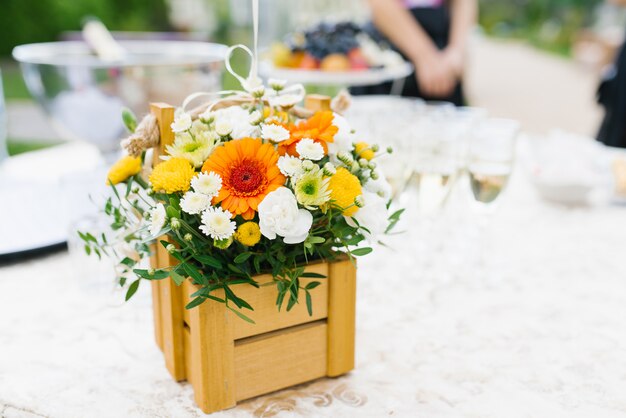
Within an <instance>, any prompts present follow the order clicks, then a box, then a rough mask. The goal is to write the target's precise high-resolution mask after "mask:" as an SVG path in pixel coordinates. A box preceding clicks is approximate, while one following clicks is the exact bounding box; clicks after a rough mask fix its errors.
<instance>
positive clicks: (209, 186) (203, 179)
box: [191, 171, 222, 198]
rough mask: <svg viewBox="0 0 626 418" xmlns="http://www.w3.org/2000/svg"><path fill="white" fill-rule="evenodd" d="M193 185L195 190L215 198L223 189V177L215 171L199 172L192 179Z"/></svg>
mask: <svg viewBox="0 0 626 418" xmlns="http://www.w3.org/2000/svg"><path fill="white" fill-rule="evenodd" d="M191 187H192V188H193V190H194V191H196V192H198V193H202V194H204V195H207V196H209V197H210V198H213V197H215V196H217V194H218V193H219V191H220V190H221V189H222V178H221V177H220V175H219V174H217V173H215V172H213V171H211V172H210V173H199V174H198V175H197V176H195V177H194V178H193V179H191Z"/></svg>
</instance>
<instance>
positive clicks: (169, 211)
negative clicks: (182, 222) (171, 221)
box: [165, 206, 180, 219]
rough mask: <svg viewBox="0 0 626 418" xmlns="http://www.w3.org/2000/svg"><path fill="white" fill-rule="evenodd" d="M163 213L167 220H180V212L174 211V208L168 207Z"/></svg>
mask: <svg viewBox="0 0 626 418" xmlns="http://www.w3.org/2000/svg"><path fill="white" fill-rule="evenodd" d="M165 213H166V214H167V217H168V218H178V219H180V212H179V211H178V210H176V209H175V208H174V206H168V207H167V209H165Z"/></svg>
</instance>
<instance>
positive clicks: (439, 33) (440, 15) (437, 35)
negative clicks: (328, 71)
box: [351, 6, 465, 106]
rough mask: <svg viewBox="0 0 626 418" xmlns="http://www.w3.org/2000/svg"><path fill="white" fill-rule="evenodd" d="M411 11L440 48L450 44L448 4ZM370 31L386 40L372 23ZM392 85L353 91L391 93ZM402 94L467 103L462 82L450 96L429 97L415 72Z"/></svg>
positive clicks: (385, 84) (354, 88)
mask: <svg viewBox="0 0 626 418" xmlns="http://www.w3.org/2000/svg"><path fill="white" fill-rule="evenodd" d="M410 12H411V14H412V15H413V16H414V17H415V20H417V21H418V22H419V24H420V26H421V27H422V28H423V29H424V31H425V32H426V33H427V34H428V36H430V38H431V39H432V40H433V42H434V43H435V45H436V46H437V47H438V48H439V49H444V48H445V47H446V46H447V45H448V43H449V36H450V11H449V9H448V7H447V6H441V7H417V8H414V9H410ZM368 32H369V33H370V36H372V37H373V38H374V39H377V40H385V38H384V37H383V36H382V35H381V34H380V32H378V31H377V30H376V29H375V28H374V26H373V25H372V24H370V25H369V26H368ZM405 59H406V57H405ZM391 85H392V83H391V82H388V83H383V84H379V85H375V86H366V87H353V88H352V89H351V93H352V94H354V95H364V94H389V93H390V92H391ZM402 95H403V96H408V97H420V98H422V99H424V100H433V101H447V102H451V103H454V104H455V105H457V106H463V105H464V104H465V98H464V94H463V87H462V84H461V83H460V82H459V83H458V84H457V85H456V87H455V88H454V90H453V92H452V94H451V95H450V96H449V97H429V96H426V95H424V94H422V93H421V91H420V88H419V85H418V83H417V80H416V78H415V72H413V73H412V74H411V75H409V76H408V77H407V78H406V80H405V82H404V88H403V90H402Z"/></svg>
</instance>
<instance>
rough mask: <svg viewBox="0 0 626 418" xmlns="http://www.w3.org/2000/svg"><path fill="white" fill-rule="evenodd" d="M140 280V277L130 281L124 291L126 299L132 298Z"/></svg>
mask: <svg viewBox="0 0 626 418" xmlns="http://www.w3.org/2000/svg"><path fill="white" fill-rule="evenodd" d="M140 281H141V279H137V280H135V281H134V282H132V283H131V284H130V286H128V291H126V301H128V299H130V298H132V297H133V295H134V294H135V293H136V292H137V289H139V282H140Z"/></svg>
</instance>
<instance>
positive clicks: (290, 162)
mask: <svg viewBox="0 0 626 418" xmlns="http://www.w3.org/2000/svg"><path fill="white" fill-rule="evenodd" d="M277 165H278V169H279V170H280V172H281V173H282V174H283V175H284V176H287V177H293V178H298V177H299V176H300V175H302V173H303V170H302V160H300V159H299V158H297V157H293V156H291V155H283V156H282V157H280V158H279V159H278V163H277Z"/></svg>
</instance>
